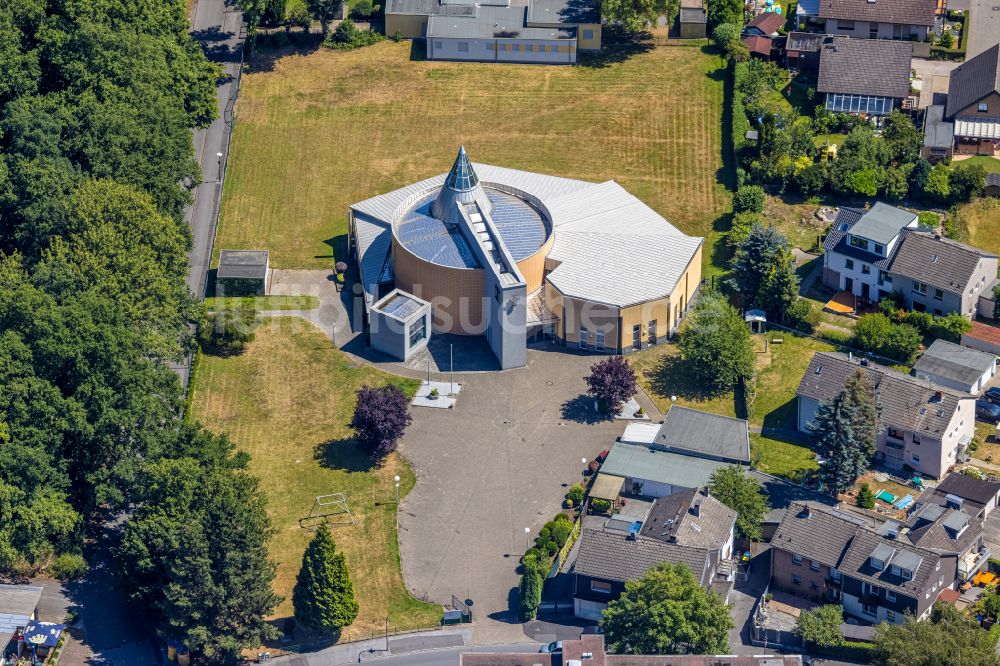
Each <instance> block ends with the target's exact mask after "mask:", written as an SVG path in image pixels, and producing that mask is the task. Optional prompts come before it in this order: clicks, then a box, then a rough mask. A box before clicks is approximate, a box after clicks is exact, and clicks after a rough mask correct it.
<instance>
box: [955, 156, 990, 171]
mask: <svg viewBox="0 0 1000 666" xmlns="http://www.w3.org/2000/svg"><path fill="white" fill-rule="evenodd" d="M951 165H952V166H953V167H956V166H973V165H978V166H981V167H983V168H984V169H986V173H1000V160H998V159H997V158H995V157H988V156H986V155H976V156H975V157H970V158H968V159H964V160H954V161H953V162H952V163H951Z"/></svg>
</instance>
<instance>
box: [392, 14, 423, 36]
mask: <svg viewBox="0 0 1000 666" xmlns="http://www.w3.org/2000/svg"><path fill="white" fill-rule="evenodd" d="M427 18H428V17H427V16H426V15H418V14H389V13H386V15H385V34H387V35H389V36H390V37H391V36H392V35H395V34H396V33H397V32H398V33H399V34H400V36H402V37H404V38H406V39H419V38H421V37H423V36H424V35H425V34H427Z"/></svg>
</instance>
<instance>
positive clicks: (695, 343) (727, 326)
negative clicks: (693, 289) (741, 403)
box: [679, 292, 754, 393]
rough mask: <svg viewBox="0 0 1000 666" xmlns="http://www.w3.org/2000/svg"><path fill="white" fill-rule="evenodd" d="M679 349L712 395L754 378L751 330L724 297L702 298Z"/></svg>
mask: <svg viewBox="0 0 1000 666" xmlns="http://www.w3.org/2000/svg"><path fill="white" fill-rule="evenodd" d="M679 345H680V350H681V358H683V359H684V361H685V362H686V363H687V364H688V367H689V369H690V372H691V375H692V377H693V378H694V379H695V380H696V381H697V382H698V383H699V385H700V386H702V387H704V388H705V389H706V390H707V391H709V392H712V393H720V392H722V391H725V390H727V389H731V388H733V386H734V385H735V384H736V383H737V382H738V381H741V380H745V379H749V378H750V377H752V376H753V364H754V354H753V348H752V347H751V346H750V329H749V328H748V327H747V325H746V323H745V322H744V321H743V317H742V316H741V315H740V313H739V311H738V310H736V308H734V307H733V306H732V305H730V304H729V303H728V302H727V301H726V299H725V298H724V297H723V296H721V295H720V294H717V293H711V292H709V293H704V294H702V296H701V298H700V299H699V300H698V303H697V304H696V305H695V307H694V310H693V312H692V314H691V317H690V319H689V320H688V322H687V324H686V325H685V326H684V329H683V330H682V331H681V336H680V341H679Z"/></svg>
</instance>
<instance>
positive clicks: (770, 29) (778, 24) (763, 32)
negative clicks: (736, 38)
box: [743, 12, 785, 37]
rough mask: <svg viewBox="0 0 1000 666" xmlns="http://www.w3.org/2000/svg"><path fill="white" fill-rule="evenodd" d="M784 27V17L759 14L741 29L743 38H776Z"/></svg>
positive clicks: (766, 13)
mask: <svg viewBox="0 0 1000 666" xmlns="http://www.w3.org/2000/svg"><path fill="white" fill-rule="evenodd" d="M784 25H785V16H784V15H783V14H777V13H775V12H761V13H760V14H757V16H755V17H753V20H751V21H750V22H749V23H747V24H746V26H745V27H744V28H743V35H744V36H745V37H777V36H778V35H779V34H780V30H781V28H782V27H784Z"/></svg>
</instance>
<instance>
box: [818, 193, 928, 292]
mask: <svg viewBox="0 0 1000 666" xmlns="http://www.w3.org/2000/svg"><path fill="white" fill-rule="evenodd" d="M915 228H917V215H916V213H911V212H909V211H906V210H903V209H902V208H896V207H895V206H890V205H888V204H884V203H882V202H881V201H879V202H877V203H876V204H875V205H874V206H872V208H871V210H867V211H865V210H862V209H859V208H846V207H844V208H841V209H840V211H838V213H837V217H836V219H835V220H834V222H833V228H832V229H831V230H830V233H829V234H827V237H826V240H825V241H824V242H823V249H824V253H823V284H824V285H826V286H827V287H830V288H831V289H836V290H837V291H847V292H850V293H852V294H854V295H856V296H860V297H861V298H864V299H866V300H869V301H878V300H880V299H881V298H882V297H883V296H885V295H888V294H889V293H890V292H892V290H893V285H892V278H891V276H889V272H888V270H889V263H890V261H891V259H892V256H893V252H894V251H895V249H896V246H897V244H898V243H899V237H900V235H901V234H902V233H903V230H904V229H915Z"/></svg>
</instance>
